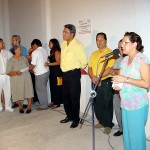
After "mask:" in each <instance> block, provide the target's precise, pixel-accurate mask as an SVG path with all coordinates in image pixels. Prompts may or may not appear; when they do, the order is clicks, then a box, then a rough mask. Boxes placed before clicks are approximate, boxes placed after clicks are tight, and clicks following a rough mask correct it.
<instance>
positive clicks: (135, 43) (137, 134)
mask: <svg viewBox="0 0 150 150" xmlns="http://www.w3.org/2000/svg"><path fill="white" fill-rule="evenodd" d="M121 46H122V48H123V53H124V54H126V55H127V56H126V57H124V59H123V61H122V62H121V68H120V75H118V76H114V77H113V82H119V83H123V86H122V88H120V87H119V86H117V85H115V86H114V87H113V88H114V89H115V90H120V96H121V108H122V123H123V133H124V134H123V139H124V149H125V150H146V136H145V123H146V121H147V116H148V105H149V104H148V102H149V99H148V89H149V87H150V65H149V64H150V62H149V60H148V58H147V57H146V56H145V55H143V54H142V53H141V51H142V50H143V48H144V47H143V46H142V39H141V37H140V36H139V35H137V34H136V33H134V32H126V33H125V35H124V37H123V40H122V45H121Z"/></svg>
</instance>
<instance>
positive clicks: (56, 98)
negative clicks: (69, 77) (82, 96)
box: [50, 73, 63, 105]
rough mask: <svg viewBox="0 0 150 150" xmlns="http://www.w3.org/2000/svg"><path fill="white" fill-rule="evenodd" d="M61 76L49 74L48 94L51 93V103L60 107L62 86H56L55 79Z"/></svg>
mask: <svg viewBox="0 0 150 150" xmlns="http://www.w3.org/2000/svg"><path fill="white" fill-rule="evenodd" d="M61 76H62V75H57V74H54V73H50V92H51V102H53V103H54V104H56V105H60V104H62V103H63V101H62V85H60V86H58V85H57V77H61Z"/></svg>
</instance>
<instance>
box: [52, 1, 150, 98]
mask: <svg viewBox="0 0 150 150" xmlns="http://www.w3.org/2000/svg"><path fill="white" fill-rule="evenodd" d="M149 15H150V1H149V0H143V1H140V0H126V1H123V0H115V1H114V0H101V1H100V0H76V1H70V0H65V1H63V2H62V1H61V0H51V30H52V37H56V38H58V39H59V40H60V41H61V40H62V31H63V27H64V25H65V24H67V23H72V24H74V25H76V27H78V21H79V20H81V19H91V22H92V23H91V24H92V29H91V30H92V33H91V34H78V30H77V35H76V37H77V38H78V39H79V40H80V41H81V42H83V43H84V46H85V49H86V53H87V56H88V58H89V56H90V54H91V53H92V51H93V50H95V49H96V42H95V36H96V34H97V33H98V32H105V33H106V34H107V36H108V46H109V47H110V48H111V49H115V48H116V47H117V43H118V41H119V40H120V39H121V38H122V37H123V35H124V33H125V32H126V31H134V32H137V33H138V34H139V35H140V36H141V37H142V39H143V44H144V45H145V51H144V53H145V54H146V55H147V56H148V57H149V58H150V51H149V47H150V44H149V39H150V28H149V27H150V17H149ZM77 29H78V28H77ZM85 88H86V95H87V99H88V96H89V91H90V81H89V79H87V84H86V87H85Z"/></svg>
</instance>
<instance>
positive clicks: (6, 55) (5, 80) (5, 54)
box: [0, 38, 14, 112]
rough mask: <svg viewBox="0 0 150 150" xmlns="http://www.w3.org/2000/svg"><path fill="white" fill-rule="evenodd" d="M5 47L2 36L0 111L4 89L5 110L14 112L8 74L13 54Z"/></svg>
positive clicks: (0, 48) (0, 44) (0, 109)
mask: <svg viewBox="0 0 150 150" xmlns="http://www.w3.org/2000/svg"><path fill="white" fill-rule="evenodd" d="M4 47H5V45H4V41H3V39H1V38H0V112H1V111H2V110H3V106H2V103H1V98H2V97H1V94H2V91H3V96H4V97H5V110H6V111H9V112H13V111H14V109H12V108H11V106H12V104H11V88H10V78H9V76H8V75H6V65H7V62H8V60H9V59H10V58H11V57H12V54H11V53H10V52H9V51H8V50H5V49H4ZM4 97H3V98H4Z"/></svg>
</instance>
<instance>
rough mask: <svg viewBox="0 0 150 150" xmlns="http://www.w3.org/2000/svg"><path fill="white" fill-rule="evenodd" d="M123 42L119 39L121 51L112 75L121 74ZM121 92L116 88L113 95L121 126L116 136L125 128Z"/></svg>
mask: <svg viewBox="0 0 150 150" xmlns="http://www.w3.org/2000/svg"><path fill="white" fill-rule="evenodd" d="M121 44H122V40H120V41H119V43H118V48H119V51H120V56H119V57H118V58H117V59H116V61H115V64H114V66H113V68H112V69H111V72H110V73H111V74H112V75H117V74H119V70H120V65H121V61H122V59H123V57H124V56H123V50H122V47H121ZM120 101H121V99H120V94H119V91H115V90H114V95H113V103H114V110H115V114H116V118H117V122H118V126H119V130H118V131H117V132H116V133H114V136H120V135H122V134H123V129H122V114H121V107H120Z"/></svg>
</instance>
